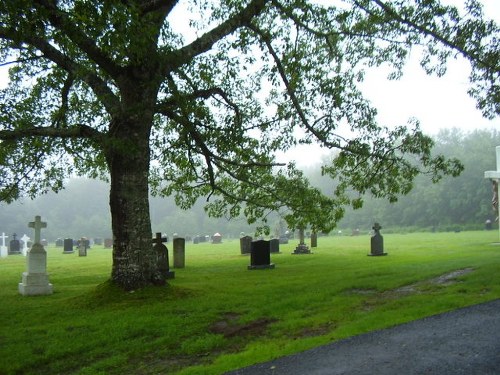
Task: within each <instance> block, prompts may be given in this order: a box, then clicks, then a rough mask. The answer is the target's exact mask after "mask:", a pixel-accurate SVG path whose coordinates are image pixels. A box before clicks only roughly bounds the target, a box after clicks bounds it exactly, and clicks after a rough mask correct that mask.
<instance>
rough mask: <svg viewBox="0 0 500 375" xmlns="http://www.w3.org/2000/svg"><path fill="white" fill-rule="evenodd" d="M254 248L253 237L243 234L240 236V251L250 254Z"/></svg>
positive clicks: (243, 253)
mask: <svg viewBox="0 0 500 375" xmlns="http://www.w3.org/2000/svg"><path fill="white" fill-rule="evenodd" d="M251 248H252V237H250V236H243V237H241V238H240V253H241V254H242V255H246V254H250V253H251Z"/></svg>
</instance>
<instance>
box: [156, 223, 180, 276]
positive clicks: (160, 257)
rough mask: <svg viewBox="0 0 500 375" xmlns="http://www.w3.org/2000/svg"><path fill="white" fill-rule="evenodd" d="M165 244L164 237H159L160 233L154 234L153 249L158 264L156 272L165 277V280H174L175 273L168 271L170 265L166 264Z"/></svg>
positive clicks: (166, 250) (166, 251) (166, 252)
mask: <svg viewBox="0 0 500 375" xmlns="http://www.w3.org/2000/svg"><path fill="white" fill-rule="evenodd" d="M163 242H167V239H166V238H165V237H162V236H161V233H156V237H155V238H153V243H154V246H153V249H154V250H155V252H156V259H157V264H158V271H160V273H161V274H162V275H164V276H165V278H166V279H173V278H175V272H173V271H170V264H169V262H168V249H167V247H166V246H165V245H164V244H163Z"/></svg>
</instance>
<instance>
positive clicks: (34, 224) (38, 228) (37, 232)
mask: <svg viewBox="0 0 500 375" xmlns="http://www.w3.org/2000/svg"><path fill="white" fill-rule="evenodd" d="M28 227H30V228H34V229H35V243H40V232H41V229H42V228H47V223H45V222H43V221H42V219H41V217H40V216H35V221H32V222H30V223H28Z"/></svg>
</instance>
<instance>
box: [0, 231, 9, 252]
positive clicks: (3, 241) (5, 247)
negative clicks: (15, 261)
mask: <svg viewBox="0 0 500 375" xmlns="http://www.w3.org/2000/svg"><path fill="white" fill-rule="evenodd" d="M0 238H1V239H2V245H0V257H2V258H6V257H7V254H8V253H9V251H8V249H7V246H6V245H5V240H6V239H7V238H9V236H6V235H5V233H4V232H2V235H1V236H0Z"/></svg>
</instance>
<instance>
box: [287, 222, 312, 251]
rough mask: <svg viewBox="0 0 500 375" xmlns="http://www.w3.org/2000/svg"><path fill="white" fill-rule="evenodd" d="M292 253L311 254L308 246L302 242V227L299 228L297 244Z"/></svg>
mask: <svg viewBox="0 0 500 375" xmlns="http://www.w3.org/2000/svg"><path fill="white" fill-rule="evenodd" d="M292 254H312V253H311V250H309V247H308V246H307V245H306V243H305V242H304V228H299V244H298V245H297V247H296V248H295V250H294V251H293V253H292Z"/></svg>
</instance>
